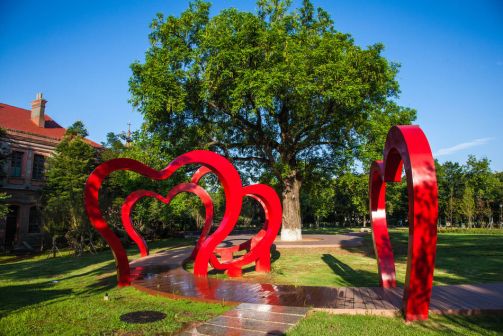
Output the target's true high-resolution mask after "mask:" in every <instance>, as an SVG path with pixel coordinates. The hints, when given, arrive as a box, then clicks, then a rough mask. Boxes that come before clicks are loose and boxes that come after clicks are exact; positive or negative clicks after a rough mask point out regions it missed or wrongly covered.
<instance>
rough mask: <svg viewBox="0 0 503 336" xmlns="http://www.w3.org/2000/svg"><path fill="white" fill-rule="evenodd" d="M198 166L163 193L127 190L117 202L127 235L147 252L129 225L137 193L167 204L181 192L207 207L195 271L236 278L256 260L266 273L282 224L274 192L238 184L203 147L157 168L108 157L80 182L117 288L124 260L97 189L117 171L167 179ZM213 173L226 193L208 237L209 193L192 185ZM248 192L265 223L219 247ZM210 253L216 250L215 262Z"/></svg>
mask: <svg viewBox="0 0 503 336" xmlns="http://www.w3.org/2000/svg"><path fill="white" fill-rule="evenodd" d="M189 164H198V165H202V166H203V168H201V169H199V170H198V171H197V172H196V173H195V174H194V176H193V177H192V182H191V183H182V184H179V185H177V186H175V187H174V188H173V189H172V190H171V191H170V192H169V193H168V194H167V196H166V197H164V196H161V195H159V194H157V193H155V192H152V191H148V190H138V191H135V192H133V193H131V194H130V195H129V196H128V197H127V198H126V200H125V202H124V204H123V206H122V221H123V225H124V228H125V230H126V232H127V233H128V235H129V236H130V237H131V239H132V240H133V241H134V242H135V243H136V244H137V245H138V248H139V250H140V253H141V255H142V256H146V255H148V247H147V244H146V242H145V240H144V239H143V238H142V237H141V235H140V234H139V233H138V232H137V231H136V230H135V229H134V227H133V225H132V223H131V211H132V209H133V208H134V205H135V204H136V202H137V201H138V200H139V199H141V198H142V197H153V198H156V199H158V200H160V201H161V202H163V203H166V204H169V203H170V201H171V200H172V198H173V197H174V196H176V195H177V194H178V193H180V192H190V193H194V194H196V195H197V196H199V198H200V199H201V200H202V202H203V205H204V206H205V209H206V219H205V224H204V227H203V230H202V233H201V236H200V238H199V240H198V242H197V243H196V247H195V249H194V251H193V254H192V256H193V258H194V259H195V260H194V274H195V275H196V276H207V273H208V264H211V266H212V267H213V268H216V269H219V270H224V271H225V272H226V273H227V274H228V275H229V276H239V275H241V273H242V268H243V267H244V266H245V265H248V264H250V263H253V262H255V264H256V266H255V267H256V270H257V271H260V272H269V271H270V267H271V266H270V265H271V261H270V257H271V256H270V248H271V245H272V243H273V242H274V239H275V238H276V236H277V234H278V231H279V229H280V226H281V215H282V210H281V203H280V200H279V198H278V195H277V194H276V192H275V191H274V189H272V188H271V187H269V186H267V185H263V184H254V185H249V186H246V187H243V186H242V184H241V179H240V177H239V174H238V172H237V170H236V169H235V168H234V167H233V166H232V164H231V163H230V162H229V161H227V160H226V159H225V158H224V157H222V156H220V155H218V154H216V153H213V152H210V151H204V150H196V151H191V152H188V153H185V154H183V155H181V156H179V157H177V158H176V159H175V160H173V161H172V162H171V163H170V164H169V165H168V166H167V167H166V168H164V169H163V170H161V171H157V170H155V169H152V168H150V167H148V166H146V165H144V164H142V163H141V162H138V161H136V160H132V159H113V160H110V161H107V162H104V163H102V164H100V165H99V166H98V167H96V169H95V170H94V171H93V172H92V173H91V175H90V176H89V177H88V179H87V181H86V185H85V195H84V197H85V204H86V212H87V215H88V217H89V220H90V222H91V224H92V225H93V226H94V227H95V228H96V230H97V231H98V232H99V233H100V234H101V235H102V236H103V237H104V238H105V240H106V241H107V243H108V244H109V245H110V248H111V249H112V252H113V254H114V258H115V261H116V264H117V277H118V285H119V286H128V285H129V284H130V281H131V274H130V268H129V261H128V258H127V255H126V251H125V250H124V247H123V246H122V243H121V241H120V239H119V237H117V236H116V235H115V233H114V232H113V231H112V230H111V229H110V227H109V226H108V224H107V223H106V221H105V219H104V218H103V214H102V212H101V209H100V206H99V201H98V197H99V191H100V188H101V185H102V184H103V181H104V179H105V178H106V177H107V176H109V175H110V174H111V173H112V172H114V171H118V170H128V171H133V172H136V173H138V174H141V175H143V176H146V177H148V178H151V179H154V180H165V179H168V178H169V177H170V176H171V175H172V174H173V173H174V172H175V171H177V170H178V169H179V168H181V167H183V166H186V165H189ZM210 172H211V173H213V174H215V175H217V177H218V179H219V180H220V183H221V184H222V186H223V189H224V194H225V204H226V207H225V211H224V215H223V219H222V221H221V223H220V225H219V226H218V228H217V229H216V231H215V232H214V233H213V234H212V235H209V236H208V233H209V231H210V228H211V225H212V221H213V203H212V200H211V197H210V196H209V194H208V193H207V192H206V191H205V190H204V189H203V188H201V187H200V186H199V185H197V183H198V181H199V180H200V178H201V177H202V176H204V175H205V174H208V173H210ZM245 196H250V197H253V198H254V199H256V200H257V201H258V202H259V203H260V204H261V205H262V207H263V208H264V212H265V217H266V222H265V224H264V228H263V229H262V230H260V231H259V233H258V234H257V235H256V236H255V237H253V238H252V239H250V240H249V241H248V242H246V243H243V244H241V245H239V246H238V247H237V248H236V247H230V248H220V249H218V248H217V246H218V244H220V243H221V242H222V241H223V240H224V239H225V238H226V237H227V236H228V235H229V234H230V233H231V231H232V229H233V228H234V226H235V225H236V223H237V220H238V218H239V214H240V212H241V205H242V201H243V197H245ZM242 249H246V250H247V253H245V254H244V255H243V256H241V257H239V258H235V259H234V258H233V257H232V253H233V252H235V251H237V250H242ZM215 253H217V254H220V255H221V256H222V257H221V258H220V260H219V259H218V258H217V256H216V255H215Z"/></svg>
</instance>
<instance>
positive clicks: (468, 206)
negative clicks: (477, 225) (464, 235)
mask: <svg viewBox="0 0 503 336" xmlns="http://www.w3.org/2000/svg"><path fill="white" fill-rule="evenodd" d="M459 207H460V212H461V213H462V214H463V216H464V218H465V219H466V221H467V224H468V228H472V227H473V217H474V216H475V210H476V209H475V198H474V192H473V187H472V186H470V185H467V186H465V189H464V191H463V197H462V199H461V203H460V204H459Z"/></svg>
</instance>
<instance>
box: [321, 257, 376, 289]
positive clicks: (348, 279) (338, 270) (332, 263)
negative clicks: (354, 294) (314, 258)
mask: <svg viewBox="0 0 503 336" xmlns="http://www.w3.org/2000/svg"><path fill="white" fill-rule="evenodd" d="M321 260H323V261H324V262H325V263H326V264H327V265H328V266H329V267H330V268H331V269H332V271H333V272H334V273H335V274H337V275H338V276H339V277H340V278H341V279H342V281H343V283H344V285H345V286H352V287H377V286H378V285H379V280H378V278H377V276H376V274H375V273H372V272H368V271H363V270H354V269H353V268H351V267H350V266H348V265H347V264H345V263H343V262H342V261H340V260H339V259H337V258H335V257H334V256H333V255H331V254H323V255H322V257H321Z"/></svg>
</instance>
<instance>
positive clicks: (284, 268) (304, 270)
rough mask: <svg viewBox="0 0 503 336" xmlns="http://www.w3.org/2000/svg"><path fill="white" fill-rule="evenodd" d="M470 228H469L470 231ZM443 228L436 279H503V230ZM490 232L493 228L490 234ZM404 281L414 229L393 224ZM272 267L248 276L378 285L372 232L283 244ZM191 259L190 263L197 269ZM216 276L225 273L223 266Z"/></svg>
mask: <svg viewBox="0 0 503 336" xmlns="http://www.w3.org/2000/svg"><path fill="white" fill-rule="evenodd" d="M467 232H468V233H467ZM467 232H463V231H461V232H460V231H459V230H458V231H457V232H452V233H451V232H449V233H444V232H440V233H439V235H438V243H437V258H436V263H435V266H436V267H435V273H434V285H455V284H469V283H471V284H474V283H489V282H501V281H503V272H502V271H501V270H502V269H503V231H502V230H495V229H493V230H481V229H479V230H476V232H477V233H472V232H473V230H470V231H467ZM486 232H490V234H486ZM390 236H391V240H392V245H393V251H394V254H395V259H396V273H397V281H398V284H399V285H401V286H403V284H404V281H405V271H406V268H407V244H408V231H407V230H406V229H397V230H391V231H390ZM272 259H273V262H272V272H271V273H270V274H266V275H264V274H259V273H256V272H254V271H253V267H248V268H247V269H246V270H245V273H244V276H243V279H244V280H249V281H261V282H268V283H275V284H291V285H304V286H333V287H341V286H354V287H375V286H378V274H377V265H376V259H375V256H374V250H373V246H372V236H371V235H370V234H369V235H366V236H365V238H364V243H363V246H361V247H358V248H350V249H337V248H304V249H287V248H284V249H279V250H278V251H276V252H274V253H273V255H272ZM191 267H192V265H190V264H188V265H187V269H189V270H191ZM210 276H215V277H219V278H225V275H223V274H222V273H221V272H210Z"/></svg>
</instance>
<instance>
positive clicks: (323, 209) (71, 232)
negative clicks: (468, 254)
mask: <svg viewBox="0 0 503 336" xmlns="http://www.w3.org/2000/svg"><path fill="white" fill-rule="evenodd" d="M86 135H87V131H86V130H85V128H84V126H83V124H82V123H81V122H77V123H75V124H74V125H73V126H71V127H70V128H69V129H68V131H67V133H66V135H65V137H64V139H63V141H62V142H61V143H60V144H59V145H58V146H57V148H56V151H55V153H54V155H53V156H52V157H51V158H49V159H48V161H47V167H46V169H47V170H46V185H45V188H44V189H43V198H42V199H43V207H42V209H43V214H44V222H45V225H44V228H45V230H46V232H48V233H49V235H50V236H51V237H56V239H57V240H58V241H59V242H60V243H63V244H68V245H69V246H71V247H72V248H73V249H74V250H75V251H76V252H77V253H81V252H82V251H84V250H85V249H86V248H88V249H93V248H96V247H97V246H100V245H101V244H102V241H101V240H100V238H99V237H98V236H97V234H96V232H95V230H94V229H93V228H92V227H91V226H90V223H89V221H88V219H87V216H86V215H85V212H84V203H83V196H82V195H83V189H84V183H85V180H86V178H87V176H88V175H89V174H90V173H91V171H92V170H93V169H94V168H95V167H96V166H97V165H98V164H100V163H101V162H104V161H106V160H110V159H113V158H119V157H127V158H132V159H136V160H139V161H141V162H144V163H145V164H147V165H149V166H151V167H153V168H156V169H162V168H164V167H165V166H166V165H167V164H168V163H169V162H170V161H171V160H172V159H173V158H174V157H175V156H174V155H171V156H165V153H166V149H163V148H160V146H161V145H162V144H163V143H164V142H160V141H156V140H155V137H153V136H151V135H149V134H148V133H145V132H143V131H138V132H134V133H133V134H132V136H131V138H126V136H125V135H124V134H122V135H121V134H119V135H118V134H114V133H109V134H108V137H107V141H106V142H105V143H103V148H102V149H96V148H93V147H92V146H90V145H89V144H88V143H87V142H86V141H85V139H84V138H85V136H86ZM126 140H127V141H126ZM195 169H197V167H188V168H187V169H186V170H184V171H181V172H180V173H179V174H175V175H174V176H173V178H171V179H170V180H168V181H152V180H150V179H147V178H144V177H142V176H139V175H138V174H135V173H131V172H125V171H119V172H114V173H113V174H112V175H111V176H110V178H108V179H107V181H106V183H105V185H104V187H103V189H102V191H101V195H100V197H101V198H100V203H101V207H102V209H103V211H104V213H105V218H106V220H107V222H108V223H109V225H110V226H111V227H112V228H113V229H114V231H115V232H116V233H117V234H118V235H119V237H121V238H122V239H123V241H124V242H125V243H128V242H129V241H128V238H127V235H126V234H125V232H124V229H123V227H122V224H121V218H120V212H121V207H122V204H123V202H124V200H125V198H126V197H127V195H129V194H130V193H131V192H133V191H135V190H138V189H148V190H154V191H156V192H158V193H160V194H164V195H165V194H166V193H167V192H168V191H169V190H170V189H171V188H172V187H173V186H175V185H176V184H178V183H180V182H182V181H187V180H188V179H189V176H190V175H191V174H192V173H193V172H194V171H195ZM436 171H437V179H438V190H439V219H438V225H439V226H442V227H467V228H473V227H482V228H502V225H503V220H502V217H501V214H502V208H501V205H502V204H503V172H493V171H491V168H490V161H489V160H488V159H487V158H482V159H477V158H476V157H475V156H473V155H470V156H469V157H468V159H467V161H466V163H464V164H460V163H457V162H450V161H447V162H445V163H439V162H436ZM248 175H249V172H248ZM242 176H247V174H246V173H245V172H242ZM257 178H259V177H257ZM262 178H263V176H262ZM308 181H309V183H306V184H305V187H304V188H303V189H302V192H301V194H300V197H301V199H300V204H301V207H302V218H301V220H302V222H303V223H304V226H303V228H304V229H307V228H321V227H362V226H368V225H369V215H368V174H367V173H366V172H355V171H346V172H342V173H340V174H337V175H334V174H328V173H327V172H321V171H320V172H318V174H317V175H316V176H312V177H311V178H310V179H309V180H308ZM201 183H203V186H204V187H205V188H206V189H207V190H208V191H209V192H210V195H211V197H212V199H213V201H214V203H215V221H214V223H215V224H217V223H218V222H219V220H220V219H221V217H220V216H221V215H222V214H223V212H224V207H225V204H224V197H223V190H222V188H221V186H220V185H219V183H218V180H217V179H216V177H215V176H211V175H210V176H208V177H206V178H205V179H204V180H203V182H201ZM273 187H275V188H276V189H277V190H279V189H280V185H279V184H277V183H276V184H273ZM386 199H387V217H388V224H389V225H390V226H407V225H408V222H407V212H408V199H407V185H406V182H405V181H402V183H389V184H388V186H387V192H386ZM132 216H133V223H134V225H135V227H137V228H138V229H139V231H140V232H142V234H143V235H144V236H145V237H146V238H147V239H157V238H163V237H168V236H172V235H177V234H180V233H186V232H188V231H197V230H199V229H201V227H202V225H203V223H204V216H205V213H204V207H203V206H202V204H201V202H200V201H199V199H198V198H197V197H196V196H194V195H191V194H185V193H182V194H180V195H178V196H177V197H175V198H174V200H173V201H172V202H171V204H170V205H169V206H166V205H165V204H163V203H161V202H159V201H157V200H155V199H149V198H145V199H143V200H141V201H140V202H138V204H137V206H136V207H135V210H134V211H133V213H132ZM263 222H264V214H263V211H262V209H261V207H260V206H259V205H258V204H257V203H255V202H254V201H253V200H251V199H249V200H245V202H244V204H243V211H242V215H241V217H240V219H239V222H238V229H241V230H243V229H257V228H258V227H260V226H262V224H263Z"/></svg>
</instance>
